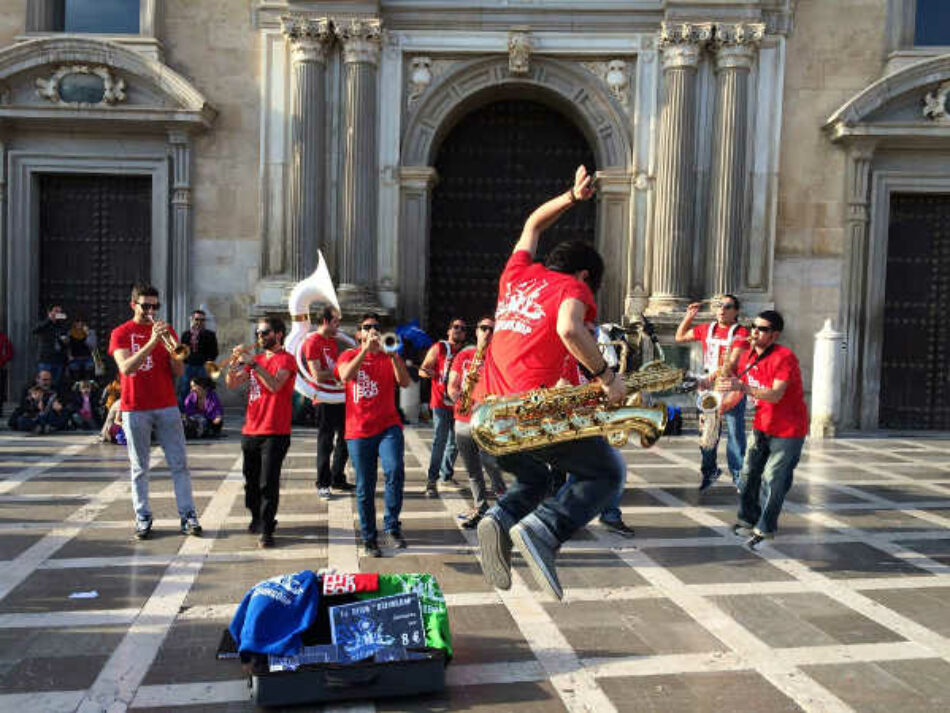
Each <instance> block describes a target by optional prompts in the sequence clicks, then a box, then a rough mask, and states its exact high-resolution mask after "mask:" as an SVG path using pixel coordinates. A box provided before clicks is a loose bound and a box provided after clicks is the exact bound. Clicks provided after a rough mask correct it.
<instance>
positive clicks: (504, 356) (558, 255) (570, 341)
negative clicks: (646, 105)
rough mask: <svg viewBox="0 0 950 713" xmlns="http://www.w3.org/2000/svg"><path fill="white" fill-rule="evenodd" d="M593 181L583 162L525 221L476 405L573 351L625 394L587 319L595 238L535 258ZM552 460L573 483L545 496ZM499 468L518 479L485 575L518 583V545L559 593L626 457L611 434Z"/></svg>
mask: <svg viewBox="0 0 950 713" xmlns="http://www.w3.org/2000/svg"><path fill="white" fill-rule="evenodd" d="M592 179H593V177H592V176H590V175H588V173H587V169H586V168H585V167H584V166H579V167H578V169H577V172H576V173H575V176H574V184H573V185H572V186H571V188H570V190H568V191H565V192H564V193H562V194H561V195H559V196H557V197H555V198H552V199H551V200H549V201H547V202H546V203H544V204H542V205H541V206H540V207H538V208H537V209H536V210H535V211H534V212H533V213H532V214H531V215H530V216H529V217H528V220H527V221H526V222H525V225H524V229H523V230H522V233H521V237H520V238H519V240H518V242H517V243H516V244H515V246H514V250H513V251H512V254H511V257H510V258H509V260H508V263H507V265H506V266H505V270H504V272H503V273H502V275H501V280H500V281H499V285H498V307H497V309H496V311H495V319H496V322H495V336H494V339H493V340H492V346H491V349H490V350H489V351H488V354H487V357H486V359H485V366H484V370H483V377H482V379H481V380H480V381H479V383H478V386H477V387H476V392H475V396H474V398H475V400H476V401H479V400H481V399H483V398H484V397H485V395H488V394H494V395H500V396H507V395H509V394H515V393H521V392H525V391H529V390H531V389H537V388H540V387H551V386H554V385H555V384H556V383H557V381H558V378H559V377H560V374H561V368H562V366H563V363H564V357H565V356H566V355H568V354H570V355H571V356H573V357H574V358H575V359H577V361H578V362H580V363H581V364H582V365H583V366H584V367H586V368H587V369H588V370H589V371H590V372H591V374H592V376H593V381H594V383H597V384H599V385H600V386H601V387H602V388H603V390H604V392H605V394H606V395H607V399H608V400H609V402H611V403H619V402H620V401H621V400H622V399H623V398H624V396H625V395H626V387H625V386H624V384H623V380H622V379H620V378H618V376H617V374H616V372H614V371H613V370H611V369H609V368H608V365H607V362H606V360H605V359H604V357H603V356H602V355H601V353H600V350H599V349H598V348H597V343H596V341H595V340H594V337H593V336H592V335H591V334H590V332H589V331H588V330H587V328H586V327H585V322H594V321H596V316H597V307H596V305H595V303H594V292H595V291H596V290H597V289H598V288H599V287H600V282H601V278H602V277H603V272H604V263H603V259H602V258H601V257H600V255H599V254H598V253H597V251H596V250H595V249H594V247H593V246H592V245H590V244H589V243H585V242H582V241H568V242H563V243H560V244H559V245H557V246H556V247H555V248H554V249H553V250H551V252H550V254H549V255H548V256H547V258H546V259H545V261H544V264H543V265H542V264H540V263H535V262H534V257H535V254H536V252H537V249H538V241H539V239H540V237H541V234H542V233H543V232H544V230H545V229H547V228H548V227H550V226H551V225H553V224H554V222H555V221H556V220H557V219H558V218H559V217H560V216H561V215H562V214H563V213H565V212H566V211H567V210H569V209H570V208H571V207H572V206H573V205H574V204H575V203H577V202H579V201H586V200H588V199H589V198H590V197H591V196H592V195H593V193H594V187H593V184H592ZM549 464H552V465H556V466H557V467H559V468H561V469H562V470H565V471H567V472H570V473H571V474H573V475H574V477H575V480H574V482H573V483H572V484H570V485H569V486H568V487H566V488H564V489H563V490H562V491H561V492H559V493H558V494H557V496H556V497H553V498H548V499H547V500H544V498H545V496H546V495H547V492H548V478H549V469H548V465H549ZM499 465H500V466H501V467H502V469H503V470H506V471H508V472H510V473H513V474H514V475H515V476H516V478H517V480H516V482H515V483H514V484H513V485H512V486H511V487H510V488H509V489H508V492H507V493H506V494H505V495H504V497H502V498H500V499H499V500H498V502H497V503H496V504H495V506H494V507H492V508H491V509H490V510H488V512H487V513H486V514H485V516H484V517H483V518H482V520H481V522H479V524H478V542H479V546H480V548H481V565H482V571H483V572H484V574H485V578H486V579H487V580H488V581H489V583H491V584H492V585H494V586H496V587H498V588H500V589H508V588H510V587H511V550H512V547H513V546H515V547H517V548H518V550H519V551H520V552H521V555H522V556H523V557H524V559H525V561H526V562H527V563H528V565H529V567H530V569H531V573H532V575H533V576H534V577H535V579H536V580H537V581H538V583H539V584H540V585H541V587H542V588H543V589H545V590H546V591H548V592H550V593H551V594H553V595H554V596H555V597H556V598H558V599H560V598H561V597H562V590H561V584H560V582H559V580H558V576H557V570H556V568H555V564H554V560H555V557H556V555H557V551H558V549H559V548H560V546H561V544H562V543H563V542H565V541H567V540H568V539H570V537H571V536H572V535H573V534H574V533H575V532H576V531H577V530H578V529H580V528H581V527H584V526H585V525H586V524H587V523H588V522H589V521H590V520H591V519H592V518H593V517H594V516H596V515H597V514H598V513H599V512H601V511H602V510H603V509H604V506H605V505H607V503H608V502H609V501H610V499H611V497H612V496H613V495H614V494H615V493H616V492H617V488H619V487H620V483H621V482H622V479H623V477H624V472H623V470H624V469H623V466H622V463H621V462H618V461H617V460H616V459H615V458H613V457H612V456H611V447H610V445H609V444H608V442H607V440H606V439H605V438H603V437H601V436H594V437H591V438H583V439H580V440H575V441H571V442H568V443H555V444H553V445H550V446H545V447H542V448H538V449H535V450H531V451H524V452H516V453H510V454H507V455H503V456H501V457H500V458H499ZM542 500H543V502H542Z"/></svg>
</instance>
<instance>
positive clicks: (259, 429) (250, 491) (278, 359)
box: [225, 317, 297, 548]
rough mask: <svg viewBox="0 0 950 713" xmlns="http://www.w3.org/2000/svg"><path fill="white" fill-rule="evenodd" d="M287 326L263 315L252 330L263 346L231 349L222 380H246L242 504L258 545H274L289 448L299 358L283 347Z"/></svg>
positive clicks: (231, 386)
mask: <svg viewBox="0 0 950 713" xmlns="http://www.w3.org/2000/svg"><path fill="white" fill-rule="evenodd" d="M286 333H287V327H285V326H284V321H283V320H282V319H280V318H279V317H262V318H261V319H260V320H259V321H258V323H257V329H256V330H255V332H254V334H255V336H256V337H257V345H258V346H259V347H260V348H261V349H262V350H263V353H262V354H257V355H256V356H255V354H254V353H253V352H252V351H251V350H250V349H246V348H244V347H236V348H235V349H234V351H233V352H232V353H231V362H230V364H229V365H228V371H227V376H226V377H225V383H226V384H227V386H228V388H229V389H234V388H237V387H238V386H240V385H242V384H247V412H246V414H245V416H244V428H242V429H241V434H242V436H241V452H242V453H243V455H244V505H245V506H246V507H247V509H248V510H249V511H250V513H251V522H250V524H249V525H248V526H247V530H248V532H250V533H252V534H255V535H260V539H259V540H258V545H259V546H260V547H262V548H267V547H273V546H274V529H275V528H276V527H277V506H278V504H279V502H280V469H281V467H282V466H283V463H284V456H286V455H287V450H288V449H289V448H290V420H291V417H292V415H293V396H294V377H295V376H296V374H297V361H296V359H294V357H293V355H292V354H291V353H290V352H288V351H286V350H285V349H284V335H285V334H286Z"/></svg>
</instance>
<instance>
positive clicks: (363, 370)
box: [109, 166, 807, 599]
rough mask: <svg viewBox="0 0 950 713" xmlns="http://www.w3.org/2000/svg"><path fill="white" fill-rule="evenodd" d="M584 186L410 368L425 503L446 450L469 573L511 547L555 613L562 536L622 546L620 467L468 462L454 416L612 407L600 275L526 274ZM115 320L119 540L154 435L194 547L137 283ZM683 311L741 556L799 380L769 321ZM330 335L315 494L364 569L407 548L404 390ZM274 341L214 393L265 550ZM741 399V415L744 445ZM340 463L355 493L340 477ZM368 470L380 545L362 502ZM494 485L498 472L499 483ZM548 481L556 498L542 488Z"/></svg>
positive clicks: (501, 582)
mask: <svg viewBox="0 0 950 713" xmlns="http://www.w3.org/2000/svg"><path fill="white" fill-rule="evenodd" d="M594 188H595V186H594V184H593V182H592V176H590V175H588V173H587V171H586V169H585V168H584V167H583V166H581V167H579V168H578V170H577V172H576V174H575V176H574V180H573V184H572V185H571V186H570V188H569V189H568V190H566V191H565V192H564V193H562V194H561V195H558V196H556V197H554V198H552V199H550V200H548V201H547V202H545V203H543V204H542V205H541V206H539V207H538V208H537V209H536V210H534V212H533V213H531V215H530V216H529V217H528V219H527V221H526V223H525V225H524V228H523V230H522V233H521V235H520V237H519V239H518V240H517V242H516V243H515V245H514V248H513V250H512V253H511V257H510V258H509V260H508V262H507V264H506V265H505V268H504V271H503V273H502V275H501V278H500V281H499V286H498V303H497V308H496V310H495V314H494V315H486V316H483V317H481V318H480V319H478V320H477V321H476V322H475V323H474V326H475V335H474V336H475V344H474V345H473V346H466V345H467V343H468V342H469V339H468V337H469V335H468V334H467V332H468V324H467V323H466V322H465V321H464V320H462V319H460V318H458V319H453V320H452V321H451V323H450V324H449V325H448V331H447V335H446V339H444V340H441V341H439V342H438V343H436V344H435V345H433V346H432V348H431V349H430V350H429V352H428V353H427V355H426V357H425V359H424V361H423V363H422V366H421V367H420V375H421V376H423V377H424V378H429V379H431V380H432V389H431V401H430V406H431V408H432V413H433V423H434V433H433V443H432V453H431V461H430V463H429V467H428V472H427V479H426V491H425V492H426V496H427V497H432V498H437V497H439V488H440V487H446V486H451V485H452V484H453V483H454V461H455V456H456V453H459V454H461V456H462V460H463V463H464V465H465V468H466V470H467V471H468V474H469V484H470V487H471V492H472V498H473V503H472V505H473V508H472V510H470V511H469V512H467V513H464V514H462V515H461V516H460V518H461V519H462V526H463V527H468V528H473V529H476V530H477V536H478V543H479V550H480V561H481V565H482V569H483V572H484V574H485V577H486V578H487V579H488V581H489V582H490V583H491V584H492V585H494V586H495V587H498V588H501V589H508V588H509V587H510V586H511V553H512V550H513V549H514V548H517V549H518V551H519V552H520V554H521V555H522V557H523V558H524V560H525V561H526V562H527V564H528V565H529V569H530V571H531V572H532V575H533V576H534V577H535V579H536V580H537V581H538V583H539V585H540V586H541V587H542V588H543V589H544V590H546V591H548V592H549V593H551V594H552V595H553V596H555V597H556V598H558V599H560V598H561V596H562V590H561V585H560V581H559V578H558V574H557V568H556V564H555V563H556V559H557V555H558V552H559V550H560V547H561V545H562V544H563V543H564V542H566V541H567V540H568V539H570V538H571V537H572V535H574V533H575V532H576V531H577V530H578V529H580V528H582V527H584V526H585V525H587V524H588V523H589V522H590V521H591V520H592V519H593V518H595V517H598V516H599V517H600V519H601V522H602V523H604V524H605V525H607V526H609V527H610V529H612V530H613V531H614V532H617V533H618V534H621V535H623V536H632V535H633V530H632V529H631V528H629V527H627V526H626V525H624V524H623V521H622V519H621V518H620V504H621V498H622V495H623V492H624V483H625V476H626V465H625V462H624V459H623V457H622V456H621V455H620V453H619V451H618V450H617V449H615V448H613V447H612V446H611V445H610V444H609V443H608V440H607V439H606V438H605V437H602V436H594V437H589V438H582V439H579V440H573V441H569V442H561V443H554V444H551V445H546V446H542V447H539V448H533V449H530V450H523V451H516V452H512V453H508V454H506V455H502V456H499V457H497V458H494V457H491V456H489V455H488V454H486V453H484V452H481V451H479V448H478V445H477V443H476V442H475V441H474V439H473V438H472V432H471V428H470V426H469V423H468V419H469V418H470V416H471V413H472V410H473V408H475V407H477V405H478V404H479V403H481V402H483V401H484V400H485V398H486V397H487V396H488V395H497V396H508V395H512V394H519V393H523V392H527V391H531V390H534V389H539V388H549V387H553V386H556V385H559V384H565V383H573V384H577V383H579V382H582V381H583V382H587V383H590V384H594V385H596V386H598V387H599V388H600V389H601V390H602V391H603V399H604V401H605V402H607V403H609V404H620V403H622V402H623V401H624V400H625V399H626V398H627V396H628V394H627V387H626V386H625V383H624V380H623V379H622V378H620V377H619V376H618V374H617V372H616V371H615V369H613V368H611V366H610V365H609V364H608V360H607V359H606V358H605V356H604V354H603V353H602V351H601V349H600V348H599V347H598V344H597V341H596V340H595V337H594V334H593V332H592V327H593V326H594V325H595V324H596V323H597V307H596V303H595V298H594V295H595V293H596V292H597V290H598V288H599V287H600V283H601V279H602V277H603V273H604V263H603V260H602V258H601V256H600V255H599V254H598V253H597V251H596V249H594V247H593V246H592V245H591V244H589V243H585V242H581V241H567V242H562V243H560V244H558V245H556V246H555V247H554V248H553V249H552V250H551V251H550V252H549V253H548V254H547V256H546V257H545V258H544V260H543V261H542V262H538V261H536V253H537V250H538V243H539V239H540V237H541V235H542V233H543V232H544V231H545V230H546V229H547V228H549V227H550V226H551V225H553V224H554V223H555V222H556V221H557V220H558V218H559V217H560V216H561V215H563V214H564V213H565V212H567V211H569V210H570V209H571V208H572V206H574V205H575V204H576V203H578V202H582V201H586V200H589V199H590V198H591V196H592V195H593V193H594ZM130 307H131V309H132V312H133V316H132V318H131V319H130V320H129V321H128V322H126V323H124V324H122V325H120V326H119V327H117V328H116V329H114V330H113V332H112V337H111V341H110V344H109V354H111V355H112V356H113V358H114V359H115V361H116V364H117V365H118V368H119V373H120V379H121V386H122V389H121V410H122V412H123V423H124V424H125V426H126V437H127V441H128V453H129V460H130V463H131V479H132V486H133V487H132V505H133V509H134V513H135V531H134V532H135V536H136V537H138V538H143V539H144V538H147V537H148V536H149V534H150V532H151V529H152V511H151V509H150V507H149V497H148V478H149V452H150V437H151V434H152V433H153V432H154V434H155V437H156V438H157V440H158V444H159V445H160V447H161V448H162V449H163V451H164V454H165V460H166V462H167V463H168V466H169V469H170V471H171V476H172V479H173V482H174V489H175V497H176V502H177V505H178V512H179V515H180V518H181V530H182V532H183V533H184V534H188V535H199V534H200V533H201V526H200V524H199V522H198V517H197V512H196V510H195V505H194V500H193V497H192V489H191V480H190V477H189V472H188V465H187V457H186V451H185V436H184V431H183V427H182V420H181V418H180V416H179V410H178V399H177V398H176V393H175V389H174V386H173V384H174V379H175V378H178V377H181V376H183V374H184V372H185V365H184V363H183V361H182V360H181V359H180V358H178V359H176V358H175V356H176V355H175V353H174V351H175V344H176V343H177V341H178V335H177V334H175V332H174V330H172V329H171V327H170V326H169V325H168V324H167V323H165V322H163V321H162V320H161V319H159V318H157V317H156V313H157V312H158V310H159V309H160V305H159V295H158V292H157V291H156V290H155V289H154V288H153V287H150V286H147V285H136V286H135V288H134V289H133V291H132V295H131V302H130ZM700 307H701V305H700V304H698V303H697V304H692V305H690V306H689V308H688V309H687V311H686V316H685V318H684V319H683V321H682V323H681V324H680V325H679V328H678V329H677V331H676V341H678V342H689V341H698V342H700V343H701V344H702V347H703V355H704V365H705V367H706V376H705V377H703V378H702V379H701V381H700V384H699V388H700V389H703V390H706V391H709V392H714V393H717V394H719V395H721V396H722V397H728V399H726V398H723V399H722V403H724V404H725V403H726V402H727V401H728V403H730V405H731V408H729V410H727V411H725V410H724V412H723V413H722V414H721V422H717V423H716V424H715V428H714V433H713V434H712V437H711V440H709V439H707V440H706V442H704V444H703V447H702V448H701V467H700V470H701V481H700V490H703V491H704V490H706V489H707V488H708V487H710V486H711V485H712V484H713V482H715V480H716V479H717V478H718V477H719V475H720V472H721V470H720V468H719V466H718V464H717V446H718V440H719V432H720V430H721V428H722V425H723V423H724V425H725V427H726V431H727V434H728V436H727V438H728V444H727V449H726V452H727V466H728V468H729V472H730V474H731V476H732V479H733V483H734V484H735V487H736V488H737V490H738V493H739V495H738V501H739V502H738V514H737V518H736V523H735V525H734V528H733V531H734V532H735V534H736V535H737V536H740V537H743V538H745V539H746V543H747V545H748V546H749V547H753V548H754V547H755V546H757V545H758V544H759V543H760V542H762V541H763V540H767V539H769V538H772V537H774V536H775V533H776V531H777V529H778V519H779V515H780V512H781V509H782V504H783V502H784V498H785V495H786V493H787V492H788V489H789V488H790V487H791V484H792V477H793V471H794V469H795V466H796V464H797V462H798V459H799V457H800V454H801V450H802V446H803V443H804V438H805V434H806V430H807V413H806V407H805V402H804V396H803V389H802V380H801V373H800V370H799V365H798V360H797V358H796V357H795V355H794V354H793V353H792V351H791V350H789V349H788V348H786V347H784V346H782V345H780V344H779V343H778V341H779V338H780V336H781V333H782V331H783V329H784V321H783V318H782V316H781V315H780V314H779V313H778V312H776V311H774V310H767V311H764V312H761V313H759V314H757V315H756V316H755V317H754V318H753V319H752V322H751V327H750V328H748V329H747V328H746V327H744V326H741V325H740V324H739V319H738V315H739V307H740V302H739V300H738V299H737V298H736V297H735V296H734V295H722V296H720V297H719V298H718V299H717V300H716V302H715V304H714V308H715V319H714V320H713V321H712V322H711V323H708V324H694V321H695V319H696V316H697V314H698V312H699V310H700ZM339 327H340V314H339V312H338V311H337V310H336V308H334V307H331V306H327V307H325V308H324V309H323V310H322V312H321V313H320V316H319V319H318V326H317V329H316V330H315V331H314V332H313V333H312V334H311V335H310V337H309V338H308V340H307V342H306V343H305V344H304V346H303V349H302V357H303V358H302V360H300V361H302V363H303V364H305V365H306V368H307V369H308V372H309V374H308V375H309V377H310V378H311V379H312V380H313V381H314V382H316V383H317V384H318V385H319V393H320V394H321V395H323V398H322V399H318V403H317V404H316V409H317V428H318V445H317V464H316V469H317V477H316V487H317V494H318V496H319V497H320V498H323V499H329V498H331V497H333V495H332V492H333V490H336V491H338V492H339V493H347V492H349V491H351V490H355V498H356V505H357V512H358V515H359V522H360V535H361V539H362V544H363V554H364V555H366V556H375V557H379V556H381V555H382V551H383V550H382V548H383V547H387V548H396V549H401V548H405V547H406V539H405V537H404V535H403V531H402V524H401V522H400V519H399V518H400V512H401V509H402V500H403V486H404V478H405V466H404V451H405V442H404V439H403V431H402V428H403V425H402V419H401V417H400V414H399V412H398V411H397V408H396V403H397V399H396V395H397V389H398V388H404V387H406V386H408V385H409V383H410V377H409V373H408V371H407V369H406V364H405V363H404V361H403V359H402V358H401V357H400V356H399V354H398V351H396V350H393V349H389V348H387V347H386V346H385V345H384V344H383V342H382V334H383V325H382V324H381V321H380V317H379V315H377V314H372V313H367V314H364V315H362V317H361V319H360V320H359V323H358V334H357V342H356V344H355V346H353V347H351V348H344V349H342V350H341V348H340V338H341V336H342V335H341V333H340V332H339ZM287 334H288V332H287V328H286V325H285V323H284V322H283V320H281V319H279V318H276V317H264V318H262V319H260V320H259V321H258V323H257V326H256V331H255V336H256V347H257V351H256V353H255V351H254V350H252V349H249V348H245V347H238V348H235V349H234V350H233V352H232V354H231V357H230V361H229V362H228V363H227V364H226V365H225V366H224V379H225V383H226V385H227V386H228V387H229V388H234V389H237V388H243V389H245V391H246V399H247V405H246V415H245V422H244V426H243V429H242V452H243V460H244V465H243V470H244V478H245V504H246V506H247V509H248V511H249V514H250V522H249V524H248V530H249V531H250V532H252V533H254V534H255V535H257V536H259V544H260V546H261V547H272V546H274V544H275V530H276V527H277V512H278V505H279V499H280V473H281V466H282V463H283V460H284V458H285V456H286V454H287V451H288V448H289V446H290V436H291V415H292V399H293V391H294V382H295V379H296V378H297V375H298V359H297V358H296V357H295V356H294V355H292V354H290V353H289V352H288V351H287V350H285V348H284V339H285V337H286V336H287ZM334 394H335V396H334ZM747 401H752V402H754V404H755V419H754V423H753V427H752V438H751V443H749V445H748V446H747V443H746V435H745V411H746V402H747ZM460 404H461V405H462V407H461V408H460ZM347 458H349V460H350V461H351V463H352V466H353V471H354V473H355V486H353V485H350V484H349V483H348V482H347V480H346V474H345V466H346V462H347ZM380 465H381V467H382V472H383V510H384V512H383V518H382V537H379V535H378V528H377V517H376V499H375V495H376V489H377V472H378V466H380ZM502 472H504V473H507V474H510V475H511V476H513V479H511V480H510V482H509V483H508V484H506V482H505V480H504V479H503V477H502ZM485 473H487V474H488V477H489V480H490V483H491V488H490V489H489V487H488V485H487V484H486V481H485ZM559 478H560V480H559ZM555 482H557V483H558V487H552V483H555ZM492 499H493V500H494V502H493V503H492V502H491V501H492Z"/></svg>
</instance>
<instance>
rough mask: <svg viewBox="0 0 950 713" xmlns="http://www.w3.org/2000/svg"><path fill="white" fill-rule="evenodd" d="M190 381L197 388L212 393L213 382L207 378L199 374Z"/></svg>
mask: <svg viewBox="0 0 950 713" xmlns="http://www.w3.org/2000/svg"><path fill="white" fill-rule="evenodd" d="M192 381H194V382H195V383H196V384H198V386H200V387H201V388H202V389H204V390H205V391H213V390H214V381H212V380H211V379H210V378H209V377H207V376H203V375H201V374H199V375H198V376H196V377H194V378H193V379H192Z"/></svg>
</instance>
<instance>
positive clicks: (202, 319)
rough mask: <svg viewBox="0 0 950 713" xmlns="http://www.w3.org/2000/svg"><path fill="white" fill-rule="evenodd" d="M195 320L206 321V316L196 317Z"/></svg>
mask: <svg viewBox="0 0 950 713" xmlns="http://www.w3.org/2000/svg"><path fill="white" fill-rule="evenodd" d="M194 320H195V321H196V322H204V321H205V318H204V317H195V318H194Z"/></svg>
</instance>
